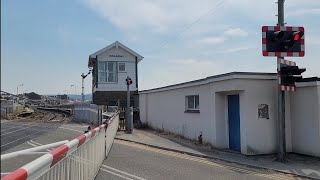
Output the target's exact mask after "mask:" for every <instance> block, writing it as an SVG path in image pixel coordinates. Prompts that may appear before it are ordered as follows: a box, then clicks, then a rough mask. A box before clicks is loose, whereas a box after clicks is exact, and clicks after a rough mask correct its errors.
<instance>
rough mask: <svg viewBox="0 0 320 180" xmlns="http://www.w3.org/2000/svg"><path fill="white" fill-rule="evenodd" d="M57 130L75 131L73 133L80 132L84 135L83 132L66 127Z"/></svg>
mask: <svg viewBox="0 0 320 180" xmlns="http://www.w3.org/2000/svg"><path fill="white" fill-rule="evenodd" d="M59 128H60V129H67V130H70V131H75V132H81V133H84V132H83V131H80V130H76V129H71V128H66V127H59Z"/></svg>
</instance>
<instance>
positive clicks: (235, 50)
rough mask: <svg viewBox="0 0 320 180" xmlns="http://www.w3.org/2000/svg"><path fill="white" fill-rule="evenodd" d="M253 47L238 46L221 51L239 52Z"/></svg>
mask: <svg viewBox="0 0 320 180" xmlns="http://www.w3.org/2000/svg"><path fill="white" fill-rule="evenodd" d="M249 49H251V48H250V47H237V48H230V49H226V50H224V51H221V53H234V52H239V51H245V50H249Z"/></svg>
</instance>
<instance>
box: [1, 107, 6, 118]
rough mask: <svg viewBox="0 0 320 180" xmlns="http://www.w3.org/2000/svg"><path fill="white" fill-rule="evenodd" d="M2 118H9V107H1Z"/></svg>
mask: <svg viewBox="0 0 320 180" xmlns="http://www.w3.org/2000/svg"><path fill="white" fill-rule="evenodd" d="M1 118H4V119H7V109H6V108H1Z"/></svg>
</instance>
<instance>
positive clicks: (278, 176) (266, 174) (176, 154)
mask: <svg viewBox="0 0 320 180" xmlns="http://www.w3.org/2000/svg"><path fill="white" fill-rule="evenodd" d="M114 143H117V144H121V145H126V146H130V147H134V148H138V149H142V150H146V151H152V152H156V153H159V154H164V155H167V156H173V157H177V158H181V159H186V160H190V161H194V162H198V163H202V164H207V165H211V166H215V167H220V168H226V169H229V170H233V171H237V172H242V173H247V174H251V175H256V176H260V177H265V178H271V179H278V180H282V179H295V177H294V175H289V174H288V175H287V174H281V173H278V172H273V171H272V172H259V171H261V170H259V169H257V171H258V172H256V171H253V170H249V169H245V168H240V167H234V166H231V165H225V164H218V163H215V162H213V161H210V160H208V159H207V158H202V157H196V156H191V155H187V154H182V153H179V152H173V151H168V150H163V149H158V148H154V147H150V146H146V145H142V144H137V143H132V142H127V141H121V140H114ZM262 171H263V170H262ZM271 173H272V174H271Z"/></svg>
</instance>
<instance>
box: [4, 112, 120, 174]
mask: <svg viewBox="0 0 320 180" xmlns="http://www.w3.org/2000/svg"><path fill="white" fill-rule="evenodd" d="M118 125H119V112H116V113H115V114H114V115H113V116H112V117H111V118H110V119H109V120H108V121H106V123H105V124H102V125H100V126H99V127H97V128H95V129H92V130H90V131H89V132H87V133H85V134H83V135H81V136H79V137H77V138H75V139H73V140H71V141H69V142H68V143H66V144H64V145H62V146H60V147H58V148H56V149H54V150H52V151H50V152H49V153H47V154H45V155H43V156H41V157H39V158H38V159H36V160H34V161H32V162H30V163H28V164H26V165H25V166H23V167H21V168H19V169H17V170H15V171H13V172H11V173H10V174H8V175H7V176H5V177H3V178H2V180H24V179H40V180H47V179H50V180H56V179H59V180H60V179H61V180H62V179H65V180H88V179H94V178H95V176H96V175H97V173H98V170H99V168H100V166H101V165H102V162H103V160H104V159H105V158H106V157H107V156H108V154H109V152H110V149H111V147H112V144H113V140H114V137H115V135H116V132H117V130H118Z"/></svg>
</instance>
